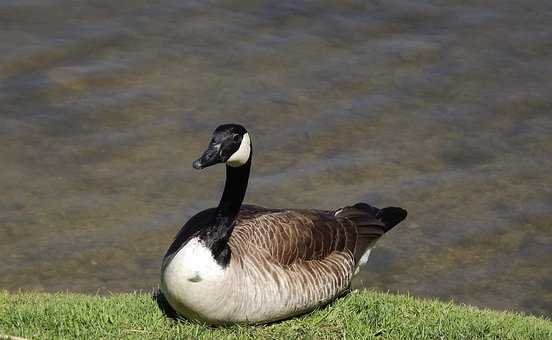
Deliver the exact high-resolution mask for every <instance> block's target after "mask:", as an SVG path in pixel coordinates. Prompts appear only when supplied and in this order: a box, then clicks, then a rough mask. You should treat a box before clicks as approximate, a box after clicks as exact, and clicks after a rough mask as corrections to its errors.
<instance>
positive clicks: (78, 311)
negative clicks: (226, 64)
mask: <svg viewBox="0 0 552 340" xmlns="http://www.w3.org/2000/svg"><path fill="white" fill-rule="evenodd" d="M0 334H3V335H10V336H19V337H26V338H41V339H46V338H48V339H53V338H64V339H66V338H202V339H203V338H213V339H215V338H221V337H223V338H256V337H262V338H297V337H299V338H332V339H334V338H354V339H370V338H374V339H398V338H401V339H440V338H444V339H474V338H491V339H495V338H496V339H539V340H540V339H552V322H550V321H547V320H543V319H539V318H536V317H531V316H522V315H518V314H513V313H502V312H495V311H488V310H480V309H476V308H473V307H468V306H460V305H455V304H452V303H442V302H438V301H429V300H422V299H416V298H412V297H407V296H401V295H393V294H385V293H377V292H371V291H362V292H356V293H352V294H349V295H348V296H346V297H345V298H342V299H340V300H338V301H336V302H335V303H333V304H332V305H330V306H328V307H327V308H323V309H321V310H318V311H315V312H313V313H311V314H308V315H306V316H303V317H300V318H296V319H292V320H287V321H284V322H280V323H276V324H272V325H268V326H231V327H221V328H212V327H208V326H204V325H200V324H196V323H192V322H188V321H185V320H182V321H174V320H171V319H168V318H166V317H165V316H164V315H163V314H162V313H161V311H160V310H159V309H158V307H157V304H156V303H155V301H154V300H153V299H152V297H151V295H148V294H139V293H136V294H115V295H111V296H107V297H101V296H90V295H79V294H40V293H20V294H12V293H7V292H0ZM0 338H2V336H0Z"/></svg>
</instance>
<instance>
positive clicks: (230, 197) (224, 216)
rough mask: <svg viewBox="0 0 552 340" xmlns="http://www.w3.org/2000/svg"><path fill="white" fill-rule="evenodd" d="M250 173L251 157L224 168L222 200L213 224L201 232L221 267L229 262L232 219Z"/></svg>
mask: <svg viewBox="0 0 552 340" xmlns="http://www.w3.org/2000/svg"><path fill="white" fill-rule="evenodd" d="M250 172H251V155H250V156H249V160H248V161H247V163H245V164H244V165H242V166H239V167H231V166H228V165H227V166H226V183H225V185H224V192H223V193H222V198H221V199H220V203H219V205H218V207H217V209H216V212H215V220H214V221H213V224H212V225H210V226H207V227H206V228H204V229H203V230H202V234H203V237H202V238H203V240H204V242H205V244H206V245H207V247H208V248H209V249H211V253H212V254H213V257H214V258H215V260H216V261H217V262H218V263H219V264H220V265H221V266H223V267H226V266H227V265H228V263H229V262H230V256H231V254H230V247H229V246H228V239H229V238H230V234H232V230H234V219H235V218H236V216H237V215H238V213H239V212H240V207H241V205H242V202H243V199H244V197H245V191H246V189H247V181H248V180H249V173H250Z"/></svg>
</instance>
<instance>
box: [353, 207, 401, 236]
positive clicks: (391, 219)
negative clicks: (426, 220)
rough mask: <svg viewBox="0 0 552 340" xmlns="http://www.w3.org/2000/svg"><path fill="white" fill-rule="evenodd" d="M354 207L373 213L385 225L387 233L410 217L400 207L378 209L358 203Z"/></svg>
mask: <svg viewBox="0 0 552 340" xmlns="http://www.w3.org/2000/svg"><path fill="white" fill-rule="evenodd" d="M354 207H355V208H357V209H360V210H364V211H367V212H370V213H372V214H373V215H374V216H375V217H376V218H377V219H378V220H380V221H381V222H382V223H383V224H384V225H385V232H387V231H389V230H391V228H393V227H394V226H396V225H397V224H399V223H400V222H401V221H402V220H404V219H405V218H406V215H408V212H407V211H406V210H404V209H402V208H398V207H387V208H383V209H378V208H376V207H373V206H371V205H369V204H366V203H357V204H355V205H354Z"/></svg>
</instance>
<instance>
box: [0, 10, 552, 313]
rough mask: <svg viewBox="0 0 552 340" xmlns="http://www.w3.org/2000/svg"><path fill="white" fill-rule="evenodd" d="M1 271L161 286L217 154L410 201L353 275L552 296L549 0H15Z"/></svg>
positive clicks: (284, 181) (350, 192) (7, 70)
mask: <svg viewBox="0 0 552 340" xmlns="http://www.w3.org/2000/svg"><path fill="white" fill-rule="evenodd" d="M0 52H1V53H0V162H1V164H2V167H1V168H0V191H1V192H2V200H0V258H2V261H0V288H2V289H8V290H10V291H17V290H19V289H21V290H40V291H60V290H69V291H78V292H92V293H95V292H100V293H107V292H116V291H129V290H135V289H144V290H147V289H151V288H153V287H155V286H156V285H157V283H158V274H159V267H160V260H161V257H162V256H163V254H164V251H165V250H166V248H167V247H168V245H169V243H170V241H171V239H172V237H173V236H174V235H175V233H176V232H177V230H178V229H179V227H180V225H182V224H183V223H184V222H185V221H186V220H187V218H188V217H189V216H191V214H193V213H195V212H197V211H199V210H201V209H204V208H206V207H210V206H213V205H216V204H217V202H218V199H219V195H220V192H221V189H222V186H223V182H224V179H223V176H224V169H223V167H218V168H210V169H209V170H205V171H201V172H197V171H194V170H193V169H192V167H191V162H192V160H193V159H195V158H196V157H197V156H198V155H199V154H200V153H201V152H202V151H203V149H204V148H205V146H206V145H207V142H208V140H209V138H210V133H211V131H212V130H213V129H214V128H215V127H216V126H217V125H218V124H220V123H223V122H241V123H243V124H245V125H246V126H247V127H248V128H249V130H250V133H251V135H252V140H253V143H254V148H255V155H254V157H255V158H254V164H253V177H252V179H251V182H250V187H249V188H250V189H249V191H248V194H247V197H246V201H247V202H251V203H256V204H260V205H265V206H268V207H306V208H336V207H340V206H343V205H346V204H351V203H354V202H357V201H365V202H369V203H371V204H375V205H378V206H387V205H398V206H402V207H404V208H406V209H408V211H409V213H410V215H409V217H408V219H407V221H405V222H404V223H402V224H401V225H400V227H397V228H396V229H395V230H393V231H392V232H390V233H389V234H388V235H386V236H385V238H384V239H383V240H382V241H381V242H380V244H379V246H378V248H377V250H376V251H375V252H374V253H373V257H372V258H371V260H370V262H369V268H368V270H366V271H365V272H363V273H362V278H361V280H357V281H356V282H355V286H359V285H366V286H369V287H374V288H376V289H380V290H389V291H393V292H394V291H400V292H410V293H411V294H413V295H417V296H431V297H437V298H441V299H444V300H449V299H454V300H455V301H459V302H465V303H469V304H474V305H478V306H485V307H491V308H497V309H513V310H518V311H525V312H528V313H533V314H537V315H541V314H544V315H547V316H552V271H551V269H550V263H551V262H552V231H551V229H552V185H551V184H552V172H551V171H550V170H551V168H552V158H551V156H550V150H551V147H552V96H551V94H552V77H551V74H552V2H550V1H542V0H541V1H518V2H516V1H507V2H504V1H494V2H493V1H485V2H475V1H468V2H466V1H447V2H439V1H423V2H422V1H420V2H416V3H412V2H409V1H372V2H356V1H338V2H320V3H318V2H306V3H303V4H297V3H295V2H275V3H272V4H271V2H257V1H244V2H240V3H237V4H235V3H230V2H221V4H220V5H218V6H216V5H214V4H213V3H210V2H189V1H186V2H182V1H162V2H161V3H160V4H158V3H155V4H154V3H152V2H148V1H142V2H139V1H119V2H111V1H95V2H94V3H93V4H92V3H89V2H85V1H81V2H76V1H53V0H50V1H43V0H41V1H31V0H28V1H3V2H2V3H1V4H0Z"/></svg>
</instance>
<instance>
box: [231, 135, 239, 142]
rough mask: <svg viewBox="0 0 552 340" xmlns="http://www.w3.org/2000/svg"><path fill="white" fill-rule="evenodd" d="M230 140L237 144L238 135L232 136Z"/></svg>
mask: <svg viewBox="0 0 552 340" xmlns="http://www.w3.org/2000/svg"><path fill="white" fill-rule="evenodd" d="M232 139H233V140H234V142H237V141H238V139H240V135H233V136H232Z"/></svg>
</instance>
